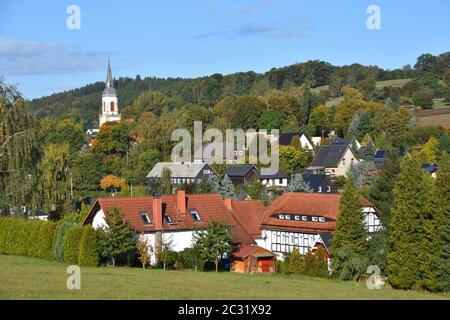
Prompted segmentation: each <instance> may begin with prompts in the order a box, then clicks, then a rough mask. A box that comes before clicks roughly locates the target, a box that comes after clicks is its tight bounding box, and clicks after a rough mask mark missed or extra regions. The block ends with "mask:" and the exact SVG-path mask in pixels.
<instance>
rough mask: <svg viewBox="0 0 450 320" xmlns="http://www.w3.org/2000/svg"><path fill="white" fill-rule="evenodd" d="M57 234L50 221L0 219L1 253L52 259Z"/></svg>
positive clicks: (53, 224) (54, 226) (54, 225)
mask: <svg viewBox="0 0 450 320" xmlns="http://www.w3.org/2000/svg"><path fill="white" fill-rule="evenodd" d="M55 234H56V224H55V223H53V222H50V221H40V220H24V219H18V218H9V217H8V218H0V253H1V254H6V255H17V256H30V257H34V258H42V259H51V258H53V252H54V245H55Z"/></svg>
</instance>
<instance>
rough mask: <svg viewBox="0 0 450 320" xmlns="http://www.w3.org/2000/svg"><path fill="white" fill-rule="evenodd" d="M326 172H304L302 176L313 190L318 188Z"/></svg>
mask: <svg viewBox="0 0 450 320" xmlns="http://www.w3.org/2000/svg"><path fill="white" fill-rule="evenodd" d="M325 177H326V176H325V175H324V174H309V173H303V174H302V178H303V181H305V182H306V183H307V184H308V185H309V187H310V188H311V189H313V190H316V189H317V187H318V186H319V185H320V183H321V182H322V180H323V179H325Z"/></svg>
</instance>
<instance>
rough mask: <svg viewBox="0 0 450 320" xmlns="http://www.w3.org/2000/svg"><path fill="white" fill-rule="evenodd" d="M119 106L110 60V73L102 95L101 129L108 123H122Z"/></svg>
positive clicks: (108, 72)
mask: <svg viewBox="0 0 450 320" xmlns="http://www.w3.org/2000/svg"><path fill="white" fill-rule="evenodd" d="M120 119H121V116H120V114H119V104H118V99H117V94H116V89H114V86H113V79H112V73H111V63H110V61H109V60H108V71H107V75H106V87H105V89H104V90H103V93H102V113H101V115H100V119H99V128H101V127H102V125H103V124H105V123H106V122H113V121H120Z"/></svg>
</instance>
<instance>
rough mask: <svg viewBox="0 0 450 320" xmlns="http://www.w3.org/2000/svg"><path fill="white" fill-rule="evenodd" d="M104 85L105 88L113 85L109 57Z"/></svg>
mask: <svg viewBox="0 0 450 320" xmlns="http://www.w3.org/2000/svg"><path fill="white" fill-rule="evenodd" d="M106 87H107V88H112V87H113V82H112V73H111V63H110V59H108V72H107V74H106Z"/></svg>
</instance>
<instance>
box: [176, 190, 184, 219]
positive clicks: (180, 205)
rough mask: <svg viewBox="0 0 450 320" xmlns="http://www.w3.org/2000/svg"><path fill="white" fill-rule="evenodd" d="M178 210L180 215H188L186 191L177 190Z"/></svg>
mask: <svg viewBox="0 0 450 320" xmlns="http://www.w3.org/2000/svg"><path fill="white" fill-rule="evenodd" d="M177 208H178V213H180V214H185V213H186V191H184V190H177Z"/></svg>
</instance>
